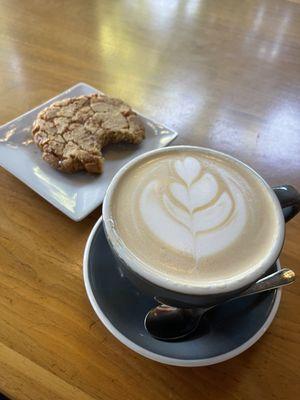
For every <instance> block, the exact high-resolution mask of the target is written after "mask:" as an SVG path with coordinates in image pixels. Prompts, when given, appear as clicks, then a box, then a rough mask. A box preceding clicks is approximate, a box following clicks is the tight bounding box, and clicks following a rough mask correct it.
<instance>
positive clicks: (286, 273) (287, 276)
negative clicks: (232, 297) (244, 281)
mask: <svg viewBox="0 0 300 400" xmlns="http://www.w3.org/2000/svg"><path fill="white" fill-rule="evenodd" d="M294 280H295V273H294V271H292V270H291V269H289V268H283V269H281V270H280V271H277V272H274V274H271V275H268V276H266V277H265V278H262V279H260V280H259V281H257V282H255V283H254V284H253V285H251V286H250V287H249V288H248V289H246V290H245V291H244V292H242V293H241V294H240V295H239V296H238V297H245V296H249V295H251V294H254V293H260V292H264V291H266V290H271V289H277V288H280V287H281V286H285V285H290V284H291V283H293V282H294Z"/></svg>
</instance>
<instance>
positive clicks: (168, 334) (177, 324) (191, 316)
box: [144, 268, 295, 341]
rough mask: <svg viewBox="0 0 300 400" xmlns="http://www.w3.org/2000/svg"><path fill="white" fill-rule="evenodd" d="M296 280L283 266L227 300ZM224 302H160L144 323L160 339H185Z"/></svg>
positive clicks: (293, 274)
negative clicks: (199, 305) (178, 305)
mask: <svg viewBox="0 0 300 400" xmlns="http://www.w3.org/2000/svg"><path fill="white" fill-rule="evenodd" d="M294 280H295V273H294V272H293V271H292V270H291V269H289V268H283V269H281V270H280V271H277V272H275V273H274V274H271V275H268V276H266V277H265V278H262V279H260V280H258V281H257V282H256V283H254V284H253V285H251V286H250V287H249V288H248V289H247V290H245V291H244V292H242V293H240V294H239V295H238V296H236V297H233V298H231V299H229V300H226V301H225V302H228V301H231V300H235V299H239V298H241V297H245V296H250V295H252V294H256V293H260V292H265V291H267V290H272V289H276V288H279V287H281V286H285V285H289V284H291V283H293V282H294ZM225 302H223V303H225ZM223 303H219V304H216V305H213V306H210V307H205V308H176V307H171V306H168V305H166V304H160V305H158V306H156V307H154V308H152V309H151V310H150V311H149V312H148V314H147V315H146V317H145V321H144V325H145V328H146V329H147V331H148V332H149V333H150V335H151V336H153V337H154V338H156V339H158V340H164V341H174V340H180V339H184V338H186V337H187V336H189V335H191V334H192V333H193V332H195V331H196V329H197V328H198V326H199V324H200V321H201V319H202V317H203V315H204V314H205V313H207V312H208V311H209V310H212V309H213V308H215V307H217V306H218V305H220V304H223Z"/></svg>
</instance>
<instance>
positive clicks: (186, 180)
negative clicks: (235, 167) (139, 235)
mask: <svg viewBox="0 0 300 400" xmlns="http://www.w3.org/2000/svg"><path fill="white" fill-rule="evenodd" d="M169 168H170V179H169V182H167V183H162V182H161V181H160V180H159V179H153V180H151V181H150V182H148V183H147V185H146V186H145V187H144V188H143V190H142V193H141V194H140V202H139V206H140V213H141V215H142V218H143V222H144V223H145V225H146V226H147V227H148V229H149V230H150V231H151V233H152V234H153V235H154V236H155V237H156V238H157V239H158V240H160V241H161V242H162V243H163V244H164V245H166V246H169V247H171V248H172V249H173V250H175V251H179V252H183V253H185V254H188V255H190V256H192V257H193V258H194V260H195V266H196V267H198V266H201V257H206V256H211V255H214V254H216V253H218V252H219V251H221V250H224V249H225V248H226V247H227V246H229V245H230V244H231V243H232V242H233V241H234V240H235V239H236V238H237V237H238V236H239V235H240V234H241V232H242V230H243V228H244V226H245V223H246V217H247V214H246V204H245V199H244V195H243V193H242V191H241V189H240V187H239V186H238V185H237V184H236V183H235V182H234V181H233V180H232V179H230V177H229V176H228V175H226V173H225V172H224V171H223V170H222V169H221V168H219V169H215V170H214V171H213V172H212V171H210V170H208V169H206V167H205V165H203V164H202V163H201V162H200V161H199V160H198V159H196V158H194V157H190V156H187V157H185V158H183V159H177V160H176V159H173V160H170V164H169ZM171 178H172V179H171Z"/></svg>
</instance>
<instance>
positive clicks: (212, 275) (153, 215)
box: [110, 149, 279, 285]
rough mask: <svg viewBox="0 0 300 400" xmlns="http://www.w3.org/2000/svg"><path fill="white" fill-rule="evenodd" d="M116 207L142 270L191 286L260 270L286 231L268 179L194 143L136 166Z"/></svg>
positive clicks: (121, 233)
mask: <svg viewBox="0 0 300 400" xmlns="http://www.w3.org/2000/svg"><path fill="white" fill-rule="evenodd" d="M110 213H111V218H112V220H113V221H114V229H115V230H116V234H117V235H118V238H119V240H121V242H122V245H123V246H125V247H126V248H127V250H128V251H129V252H130V254H131V255H132V256H133V257H135V258H136V259H138V260H139V261H140V263H141V268H147V269H148V270H152V271H153V273H156V274H160V275H164V276H165V277H167V278H169V279H171V280H173V281H175V282H179V283H183V284H187V285H188V284H193V285H195V284H197V282H199V283H203V282H204V283H205V282H214V281H222V280H224V279H230V278H231V277H233V276H236V275H239V274H243V273H245V272H246V271H249V270H251V269H252V268H255V266H256V265H257V264H258V263H260V262H261V261H262V259H264V258H266V257H267V256H268V254H269V253H270V251H271V250H272V246H273V244H274V242H275V241H276V239H277V237H278V234H279V222H278V218H277V217H276V215H277V214H276V209H275V206H274V201H273V200H272V198H271V196H270V194H269V192H268V190H267V188H266V186H265V185H264V183H263V182H262V181H261V180H260V179H259V178H258V177H257V176H256V175H255V174H253V173H251V172H250V171H249V170H248V169H247V168H246V167H245V166H243V165H242V164H240V163H238V162H236V161H235V160H234V159H231V158H226V157H222V155H220V156H216V154H213V153H209V152H205V151H201V150H195V149H194V150H185V149H184V150H182V151H178V150H174V151H168V152H161V153H157V154H154V155H152V156H151V155H150V156H149V157H148V158H146V159H142V160H141V161H139V162H137V163H136V164H135V165H133V166H132V167H130V168H129V169H128V170H127V171H126V172H125V173H124V174H123V175H122V176H121V178H120V179H119V181H118V183H117V186H116V187H115V189H114V192H113V194H112V199H111V209H110Z"/></svg>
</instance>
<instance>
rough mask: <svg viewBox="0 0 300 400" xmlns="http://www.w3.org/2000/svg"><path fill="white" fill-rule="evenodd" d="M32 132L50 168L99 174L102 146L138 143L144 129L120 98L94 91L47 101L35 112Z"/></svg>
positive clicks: (142, 136)
mask: <svg viewBox="0 0 300 400" xmlns="http://www.w3.org/2000/svg"><path fill="white" fill-rule="evenodd" d="M32 135H33V139H34V142H35V143H36V144H37V145H38V147H39V148H40V149H41V150H42V153H43V154H42V157H43V159H44V160H45V161H46V162H47V163H49V164H50V165H51V166H52V167H54V168H56V169H58V170H60V171H63V172H75V171H80V170H86V171H88V172H93V173H98V174H100V173H101V172H102V169H103V162H104V158H103V156H102V149H103V147H104V146H106V145H107V144H110V143H118V142H127V143H133V144H139V143H141V141H142V140H143V139H144V137H145V129H144V126H143V124H142V122H141V121H140V119H139V117H138V116H137V115H136V113H135V112H134V111H132V109H131V108H130V107H129V106H128V105H127V104H125V103H124V102H123V101H121V100H119V99H113V98H110V97H108V96H104V95H101V94H98V93H95V94H92V95H89V96H80V97H73V98H69V99H65V100H61V101H57V102H56V103H53V104H51V105H50V106H49V107H47V108H45V109H44V110H43V111H41V112H40V113H39V114H38V116H37V119H36V120H35V122H34V123H33V127H32Z"/></svg>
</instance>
